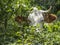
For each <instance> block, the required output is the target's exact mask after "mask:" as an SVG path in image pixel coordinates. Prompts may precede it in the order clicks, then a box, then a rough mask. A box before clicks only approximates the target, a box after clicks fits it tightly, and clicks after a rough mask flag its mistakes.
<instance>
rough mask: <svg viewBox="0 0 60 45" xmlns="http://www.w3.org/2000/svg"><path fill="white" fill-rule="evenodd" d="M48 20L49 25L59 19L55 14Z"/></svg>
mask: <svg viewBox="0 0 60 45" xmlns="http://www.w3.org/2000/svg"><path fill="white" fill-rule="evenodd" d="M48 19H49V21H48V23H51V22H53V21H54V20H56V19H57V16H56V15H55V14H49V15H48Z"/></svg>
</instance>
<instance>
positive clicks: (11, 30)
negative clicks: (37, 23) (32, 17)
mask: <svg viewBox="0 0 60 45" xmlns="http://www.w3.org/2000/svg"><path fill="white" fill-rule="evenodd" d="M50 6H52V10H51V11H50V13H53V14H56V15H57V17H58V18H57V20H56V21H54V22H53V24H51V25H44V28H43V29H41V31H40V32H36V31H35V29H36V27H33V26H27V25H26V24H27V23H26V22H25V23H18V22H16V21H15V17H16V16H18V15H19V16H24V17H27V16H28V15H29V13H30V11H31V10H32V7H37V8H38V9H39V10H41V9H43V10H47V9H48V8H49V7H50ZM0 45H60V0H0Z"/></svg>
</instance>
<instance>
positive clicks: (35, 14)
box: [28, 6, 57, 25]
mask: <svg viewBox="0 0 60 45" xmlns="http://www.w3.org/2000/svg"><path fill="white" fill-rule="evenodd" d="M51 8H52V7H51V6H50V8H49V9H48V10H38V9H37V8H35V9H34V10H33V11H32V13H30V15H29V16H28V19H29V20H30V21H31V25H37V24H38V23H41V22H42V21H45V22H47V23H51V22H53V21H54V20H55V19H56V18H57V17H56V15H54V14H48V12H49V11H50V10H51Z"/></svg>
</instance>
